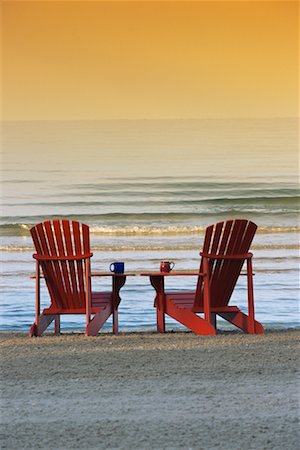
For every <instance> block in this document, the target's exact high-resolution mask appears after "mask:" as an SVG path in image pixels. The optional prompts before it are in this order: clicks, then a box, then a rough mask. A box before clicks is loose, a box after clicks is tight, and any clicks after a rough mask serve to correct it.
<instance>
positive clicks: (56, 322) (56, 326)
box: [54, 315, 60, 335]
mask: <svg viewBox="0 0 300 450" xmlns="http://www.w3.org/2000/svg"><path fill="white" fill-rule="evenodd" d="M54 334H56V335H59V334H60V315H57V316H55V319H54Z"/></svg>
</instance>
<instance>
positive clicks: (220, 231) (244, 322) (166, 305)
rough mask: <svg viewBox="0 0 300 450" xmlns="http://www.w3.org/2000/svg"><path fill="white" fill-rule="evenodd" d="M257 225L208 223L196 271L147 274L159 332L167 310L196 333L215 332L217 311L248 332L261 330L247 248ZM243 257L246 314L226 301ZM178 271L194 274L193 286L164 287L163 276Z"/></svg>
mask: <svg viewBox="0 0 300 450" xmlns="http://www.w3.org/2000/svg"><path fill="white" fill-rule="evenodd" d="M256 229H257V226H256V225H255V224H254V223H253V222H250V221H247V220H228V221H227V222H220V223H217V224H216V225H211V226H209V227H208V228H207V229H206V233H205V238H204V244H203V251H202V252H201V253H200V255H201V257H202V258H201V263H200V271H199V273H195V274H184V273H176V272H170V273H164V274H162V273H152V274H148V275H150V281H151V284H152V286H153V287H154V288H155V290H156V298H155V307H156V312H157V329H158V331H159V332H161V333H164V332H165V314H167V315H169V316H170V317H172V318H173V319H175V320H177V321H178V322H180V323H182V324H183V325H185V326H186V327H187V328H189V329H190V330H192V331H194V332H195V333H196V334H203V335H214V334H216V333H217V329H216V316H217V315H219V316H220V317H223V318H224V319H226V320H227V321H228V322H230V323H232V324H233V325H235V326H236V327H238V328H240V329H241V330H243V331H245V332H247V333H250V334H261V333H264V328H263V326H262V324H261V323H260V322H257V321H256V320H255V319H254V296H253V273H252V256H253V255H252V253H249V248H250V245H251V242H252V239H253V237H254V234H255V231H256ZM245 261H247V285H248V286H247V287H248V315H246V314H244V313H243V312H242V311H241V310H240V309H239V308H238V307H237V306H229V305H228V303H229V300H230V298H231V295H232V293H233V290H234V288H235V285H236V282H237V280H238V277H239V275H240V273H241V269H242V266H243V264H244V262H245ZM144 275H146V274H144ZM179 275H197V276H198V282H197V287H196V290H195V291H193V292H167V291H165V287H164V279H165V277H168V276H179ZM197 313H204V317H200V316H198V315H197Z"/></svg>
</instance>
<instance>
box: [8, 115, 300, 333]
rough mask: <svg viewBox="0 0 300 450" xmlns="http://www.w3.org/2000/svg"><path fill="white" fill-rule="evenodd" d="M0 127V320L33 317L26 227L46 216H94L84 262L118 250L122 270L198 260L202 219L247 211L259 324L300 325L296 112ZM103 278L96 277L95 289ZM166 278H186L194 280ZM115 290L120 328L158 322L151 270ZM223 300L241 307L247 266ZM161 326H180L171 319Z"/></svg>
mask: <svg viewBox="0 0 300 450" xmlns="http://www.w3.org/2000/svg"><path fill="white" fill-rule="evenodd" d="M2 131H3V155H2V169H3V171H2V183H1V184H2V218H1V222H0V236H1V244H0V245H1V254H2V262H1V311H0V330H28V329H29V326H30V324H31V323H32V322H33V320H34V302H35V297H34V288H35V286H34V280H33V279H32V278H30V275H32V274H33V273H34V269H35V264H34V260H33V259H32V253H33V252H34V249H33V245H32V241H31V238H30V235H29V229H30V227H31V226H32V225H34V224H36V223H38V222H40V221H42V220H44V219H46V218H54V217H55V218H70V219H76V220H79V221H81V222H83V223H86V224H88V225H89V226H90V232H91V246H92V251H93V252H94V256H93V258H92V271H107V270H108V268H109V265H110V263H111V262H112V261H118V260H121V261H124V262H125V266H126V270H128V271H145V270H146V271H148V270H156V269H158V267H159V262H160V260H172V261H174V262H175V265H176V269H177V270H185V269H197V268H198V266H199V252H200V251H201V247H202V242H203V237H204V230H205V227H206V226H207V225H210V224H212V223H215V222H218V221H221V220H226V219H230V218H246V219H250V220H252V221H254V222H255V223H257V225H258V227H259V228H258V232H257V234H256V236H255V239H254V242H253V245H252V251H253V253H254V271H255V278H254V287H255V306H256V318H257V319H258V320H259V321H261V322H263V324H264V325H265V326H266V327H267V328H288V327H297V326H299V260H300V258H299V256H300V255H299V229H300V224H299V189H298V184H297V177H298V173H297V167H298V160H297V124H296V121H295V120H293V119H289V120H288V119H286V120H277V121H275V120H273V121H271V120H265V121H263V120H260V121H258V120H256V121H253V120H252V121H250V120H248V121H241V120H237V121H233V120H232V121H204V122H203V121H165V122H164V121H149V122H144V121H140V122H138V121H137V122H131V121H130V122H126V121H124V122H117V123H114V122H110V121H107V122H105V121H104V122H84V123H82V122H63V123H62V122H50V123H48V122H46V123H44V122H25V123H24V122H7V123H4V124H3V128H2ZM110 283H111V280H110V278H99V279H97V278H95V279H93V286H94V288H95V289H97V290H101V289H103V290H106V289H108V288H109V285H110ZM168 283H169V284H168V285H169V286H170V287H172V289H178V290H180V289H192V288H193V286H194V285H195V283H196V280H195V279H192V277H186V278H184V277H180V278H174V279H172V280H170V281H169V282H168ZM121 292H122V302H121V305H120V309H119V314H120V315H119V322H120V330H121V331H125V330H148V329H149V330H150V329H155V309H154V308H153V298H154V290H153V289H152V287H151V286H150V284H149V280H147V279H146V278H144V277H128V280H127V283H126V285H125V287H124V288H123V290H122V291H121ZM48 302H49V298H48V294H47V290H46V289H45V288H44V287H43V289H42V304H43V306H48ZM231 303H232V304H238V305H239V306H241V308H242V309H243V310H246V309H247V290H246V278H245V277H240V280H239V282H238V285H237V288H236V290H235V292H234V295H233V298H232V301H231ZM84 320H85V318H84V317H83V316H69V317H62V330H72V329H78V330H79V329H80V330H82V329H83V328H84ZM110 325H111V324H110V322H108V323H107V324H106V325H105V327H104V330H105V331H106V330H108V329H109V328H110ZM167 327H168V328H169V329H182V327H181V326H180V325H179V324H177V323H175V322H174V321H172V320H171V319H168V320H167ZM219 327H220V328H224V329H228V328H230V326H229V325H227V323H226V322H224V321H222V320H220V321H219Z"/></svg>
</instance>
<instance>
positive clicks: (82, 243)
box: [30, 220, 90, 310]
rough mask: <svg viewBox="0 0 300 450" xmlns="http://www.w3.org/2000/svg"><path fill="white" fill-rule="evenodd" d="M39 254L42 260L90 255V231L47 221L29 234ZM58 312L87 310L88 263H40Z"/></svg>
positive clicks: (69, 222)
mask: <svg viewBox="0 0 300 450" xmlns="http://www.w3.org/2000/svg"><path fill="white" fill-rule="evenodd" d="M30 233H31V236H32V239H33V242H34V245H35V248H36V251H37V254H38V255H42V256H65V257H66V256H79V255H82V254H86V253H89V252H90V238H89V227H88V226H87V225H84V224H80V223H79V222H75V221H72V222H71V221H69V220H52V221H50V220H47V221H45V222H43V223H39V224H38V225H36V226H35V227H33V228H31V230H30ZM40 264H41V267H42V270H43V273H44V277H45V280H46V284H47V287H48V290H49V294H50V298H51V302H52V305H53V306H54V307H55V308H62V309H66V310H68V309H72V308H84V307H85V276H84V275H85V263H84V261H83V260H79V261H41V262H40Z"/></svg>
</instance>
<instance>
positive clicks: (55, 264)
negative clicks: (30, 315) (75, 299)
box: [44, 220, 66, 303]
mask: <svg viewBox="0 0 300 450" xmlns="http://www.w3.org/2000/svg"><path fill="white" fill-rule="evenodd" d="M44 227H45V231H46V236H47V238H48V243H49V248H50V251H51V256H57V255H58V252H57V247H56V243H55V239H54V235H53V228H52V225H51V222H50V221H49V220H48V221H46V222H44ZM52 265H53V269H54V273H55V278H56V283H57V288H58V291H59V296H60V301H61V303H64V298H65V296H66V293H65V288H64V284H63V279H62V274H61V267H60V262H59V261H53V262H52Z"/></svg>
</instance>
